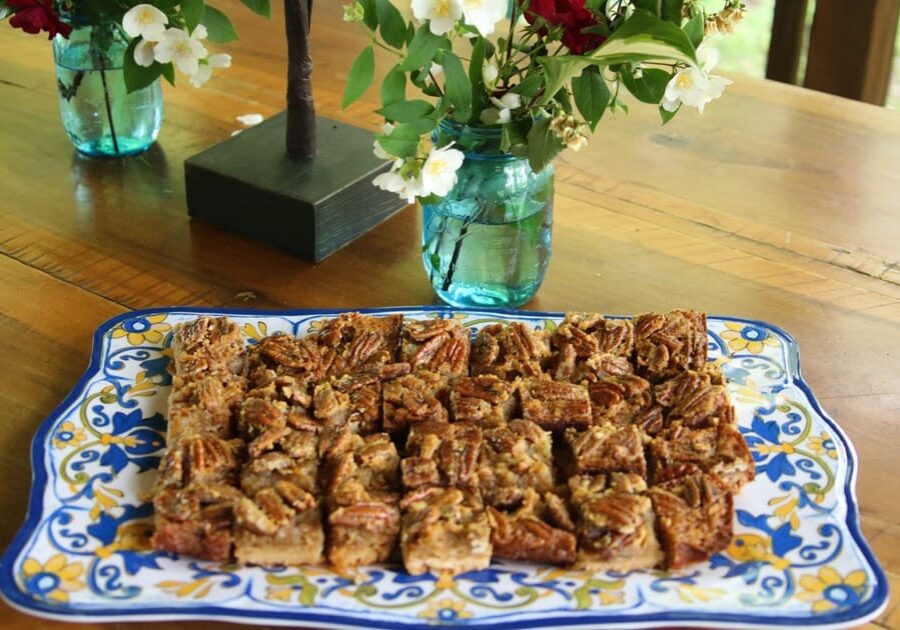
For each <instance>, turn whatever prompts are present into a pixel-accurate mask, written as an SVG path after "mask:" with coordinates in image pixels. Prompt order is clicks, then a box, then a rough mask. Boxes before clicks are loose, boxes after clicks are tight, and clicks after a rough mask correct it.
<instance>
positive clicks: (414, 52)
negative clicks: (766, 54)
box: [343, 0, 744, 202]
mask: <svg viewBox="0 0 900 630" xmlns="http://www.w3.org/2000/svg"><path fill="white" fill-rule="evenodd" d="M722 1H723V3H724V4H723V6H722V8H721V10H720V11H718V12H715V13H712V14H708V13H707V12H706V11H705V9H704V7H703V5H702V4H701V2H700V0H411V3H405V4H404V6H403V7H399V8H398V6H395V4H394V3H393V2H392V1H391V0H356V1H355V2H353V3H352V4H350V5H347V6H346V7H345V10H344V19H345V20H346V21H348V22H354V23H358V24H361V25H362V26H363V27H364V28H365V29H366V30H367V31H368V33H369V35H370V38H371V40H370V43H369V44H368V45H367V46H366V47H365V48H364V49H363V50H362V52H361V53H360V54H359V56H358V57H357V58H356V59H355V61H354V62H353V65H352V66H351V69H350V73H349V78H348V82H347V88H346V91H345V93H344V99H343V105H344V106H345V107H346V106H348V105H349V104H350V103H352V102H354V101H355V100H357V99H358V98H359V97H360V96H362V94H363V93H364V92H365V91H366V89H367V88H368V87H369V86H370V85H371V83H372V82H373V78H374V70H375V54H374V53H375V48H376V47H377V48H382V49H385V50H387V51H389V52H390V53H391V54H392V55H393V56H394V58H395V64H394V65H393V67H392V68H391V69H390V71H389V72H388V73H387V75H386V76H385V78H384V81H383V83H382V85H381V105H382V106H381V109H379V110H378V112H379V113H380V114H381V115H383V116H384V118H385V121H386V122H385V126H384V131H383V133H382V134H380V135H379V136H378V137H377V139H376V145H375V152H376V155H378V156H380V157H382V158H384V159H391V160H393V168H392V169H391V170H390V172H388V173H384V174H382V175H381V176H379V177H378V178H377V179H376V181H375V184H376V185H377V186H379V187H381V188H383V189H386V190H389V191H392V192H396V193H398V194H399V195H400V196H401V197H403V198H405V199H406V200H407V201H409V202H412V201H414V200H415V199H417V198H418V199H420V200H424V201H427V200H429V198H432V199H433V198H435V197H441V196H443V195H445V194H447V192H448V191H449V190H450V189H451V188H452V187H453V185H454V184H455V181H456V171H457V170H458V169H459V168H460V165H461V164H462V162H463V153H462V152H461V151H459V150H458V149H456V148H454V147H453V146H452V143H451V142H450V141H449V138H447V137H446V134H442V133H441V132H440V127H439V125H440V123H441V121H443V120H445V119H449V120H451V121H454V122H455V123H458V124H461V125H468V126H499V127H501V128H502V136H501V137H502V141H501V151H502V152H504V153H508V154H512V155H515V156H520V157H525V156H527V158H528V161H529V162H530V165H531V167H532V169H533V170H534V171H536V172H539V171H541V170H542V169H543V168H544V167H545V166H546V165H548V164H549V163H550V162H551V161H552V160H553V159H554V157H555V156H556V155H557V154H559V153H560V152H561V151H562V150H564V149H566V148H570V149H572V150H574V151H578V150H579V149H581V148H582V147H584V146H585V145H586V144H587V142H588V138H589V134H590V133H591V132H592V131H594V130H595V128H596V127H597V125H598V123H599V122H600V120H601V118H602V117H603V115H604V113H605V112H606V111H607V110H613V111H615V110H623V111H627V105H626V104H625V103H623V102H622V100H621V99H620V94H622V93H623V91H624V92H629V93H630V94H631V95H632V96H633V97H634V98H635V99H636V100H637V101H639V102H641V103H647V104H650V105H654V106H656V107H657V108H658V110H659V114H660V116H661V119H662V122H663V123H666V122H668V121H669V120H670V119H671V118H672V117H673V116H675V115H676V114H677V113H678V111H680V109H681V108H683V107H692V108H697V109H698V110H699V111H700V112H702V111H703V109H704V107H705V106H706V105H707V104H708V103H709V102H711V101H712V100H714V99H716V98H718V97H719V96H720V95H721V94H722V92H723V90H724V89H725V87H726V86H727V85H728V84H729V83H730V81H728V80H727V79H724V78H722V77H717V76H714V75H712V74H711V72H712V70H713V68H714V66H715V64H716V61H717V55H716V51H715V50H714V49H712V48H709V47H707V46H704V44H703V42H704V39H705V38H706V37H707V36H708V35H712V34H715V33H719V32H722V33H725V32H730V31H731V29H733V27H734V25H735V24H736V23H737V22H738V21H739V20H740V19H741V17H742V15H743V10H744V7H743V5H742V3H741V2H740V0H722ZM401 8H402V9H404V10H405V14H404V13H403V12H401ZM507 19H508V21H507ZM407 84H411V85H412V86H414V87H415V88H417V89H418V91H419V92H420V93H421V96H420V97H418V98H407V96H406V88H407Z"/></svg>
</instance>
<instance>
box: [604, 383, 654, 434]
mask: <svg viewBox="0 0 900 630" xmlns="http://www.w3.org/2000/svg"><path fill="white" fill-rule="evenodd" d="M587 389H588V396H589V397H590V399H591V416H592V418H593V421H594V424H606V423H610V424H615V425H618V426H625V425H628V424H636V423H643V422H644V420H645V416H646V413H645V412H646V411H647V410H648V409H650V407H651V405H652V403H653V396H652V390H651V388H650V382H649V381H646V380H644V379H643V378H641V377H640V376H637V375H635V374H626V375H623V376H606V377H604V378H601V379H600V380H598V381H597V382H596V383H589V384H588V386H587ZM660 419H661V416H660ZM661 428H662V427H661V426H660V427H658V429H661Z"/></svg>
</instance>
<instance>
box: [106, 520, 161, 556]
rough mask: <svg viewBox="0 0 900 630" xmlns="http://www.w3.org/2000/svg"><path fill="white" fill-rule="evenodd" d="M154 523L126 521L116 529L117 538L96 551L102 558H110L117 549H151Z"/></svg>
mask: <svg viewBox="0 0 900 630" xmlns="http://www.w3.org/2000/svg"><path fill="white" fill-rule="evenodd" d="M152 535H153V525H152V524H151V523H148V522H146V521H139V522H132V523H125V524H124V525H119V528H118V529H117V530H116V539H115V540H114V541H113V542H112V543H111V544H109V545H105V546H103V547H98V548H97V550H96V551H95V552H94V553H96V554H97V556H98V557H100V558H108V557H110V556H111V555H112V554H114V553H115V552H117V551H150V549H152V548H153V546H152V545H151V544H150V537H151V536H152Z"/></svg>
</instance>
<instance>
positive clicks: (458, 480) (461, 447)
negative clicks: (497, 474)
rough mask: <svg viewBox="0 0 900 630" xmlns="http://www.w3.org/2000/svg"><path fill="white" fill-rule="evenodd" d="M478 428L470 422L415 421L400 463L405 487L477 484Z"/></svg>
mask: <svg viewBox="0 0 900 630" xmlns="http://www.w3.org/2000/svg"><path fill="white" fill-rule="evenodd" d="M481 443H482V433H481V429H479V428H478V427H476V426H475V425H472V424H465V423H455V424H449V423H447V422H423V423H421V424H417V425H414V426H413V428H412V429H411V430H410V432H409V437H408V438H407V440H406V457H405V458H404V459H403V461H402V462H401V463H400V469H401V471H402V475H403V486H404V488H406V489H407V490H412V489H414V488H420V487H427V486H441V487H451V486H453V487H457V488H477V487H478V458H479V455H480V452H481Z"/></svg>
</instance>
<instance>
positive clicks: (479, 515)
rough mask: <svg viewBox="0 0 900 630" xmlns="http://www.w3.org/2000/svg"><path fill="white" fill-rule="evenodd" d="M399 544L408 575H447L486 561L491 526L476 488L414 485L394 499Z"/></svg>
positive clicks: (480, 566)
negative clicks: (398, 519) (397, 503)
mask: <svg viewBox="0 0 900 630" xmlns="http://www.w3.org/2000/svg"><path fill="white" fill-rule="evenodd" d="M400 509H401V511H402V520H401V531H400V549H401V551H402V552H403V564H404V566H405V567H406V570H407V571H408V572H409V573H410V574H412V575H421V574H422V573H427V572H429V571H434V572H436V573H437V572H445V573H450V574H453V575H456V574H459V573H465V572H466V571H477V570H479V569H486V568H487V567H488V566H489V565H490V563H491V526H490V523H489V521H488V517H487V513H486V512H485V510H484V504H483V503H482V501H481V497H480V496H479V495H478V492H477V491H472V490H460V489H459V488H437V487H431V488H419V489H417V490H413V491H411V492H407V493H406V494H405V495H404V496H403V499H402V500H401V501H400Z"/></svg>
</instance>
